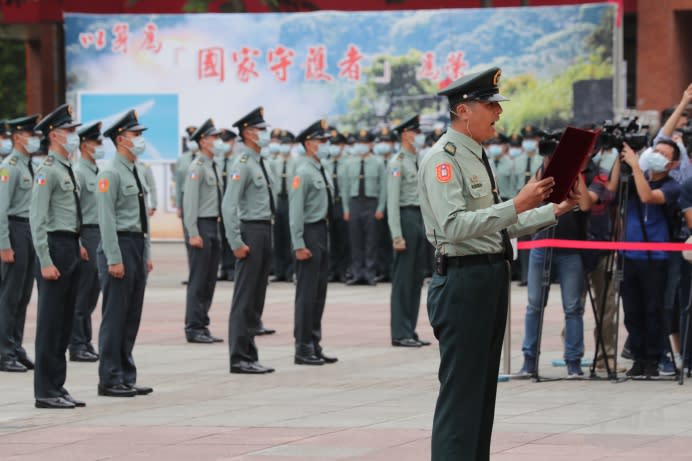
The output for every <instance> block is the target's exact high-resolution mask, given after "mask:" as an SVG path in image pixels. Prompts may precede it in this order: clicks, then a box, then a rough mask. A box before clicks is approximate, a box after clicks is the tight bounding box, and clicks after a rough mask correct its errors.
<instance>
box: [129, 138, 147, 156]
mask: <svg viewBox="0 0 692 461" xmlns="http://www.w3.org/2000/svg"><path fill="white" fill-rule="evenodd" d="M130 142H132V147H131V148H130V152H132V155H134V156H135V157H139V156H140V155H142V154H143V153H144V150H145V149H146V148H147V142H146V141H145V140H144V137H142V136H137V137H136V138H130Z"/></svg>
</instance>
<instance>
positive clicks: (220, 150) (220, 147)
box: [211, 138, 231, 157]
mask: <svg viewBox="0 0 692 461" xmlns="http://www.w3.org/2000/svg"><path fill="white" fill-rule="evenodd" d="M230 148H231V146H229V145H228V144H226V143H225V142H223V141H222V140H221V139H219V138H216V139H215V140H214V144H212V146H211V151H212V153H213V154H214V157H223V156H224V155H225V154H226V152H228V151H229V150H230Z"/></svg>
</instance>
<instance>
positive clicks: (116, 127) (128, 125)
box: [103, 109, 146, 142]
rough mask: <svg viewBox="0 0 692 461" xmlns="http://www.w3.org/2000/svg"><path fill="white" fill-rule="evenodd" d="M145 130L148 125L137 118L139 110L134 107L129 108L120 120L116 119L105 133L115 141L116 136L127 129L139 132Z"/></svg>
mask: <svg viewBox="0 0 692 461" xmlns="http://www.w3.org/2000/svg"><path fill="white" fill-rule="evenodd" d="M144 130H146V127H144V126H142V125H140V124H139V120H138V119H137V112H136V111H135V110H134V109H133V110H128V111H127V113H126V114H125V115H123V116H122V117H120V119H119V120H118V121H116V122H115V123H114V124H113V125H111V126H110V128H108V129H107V130H106V131H104V132H103V135H104V136H106V137H108V138H111V139H112V140H113V142H115V138H116V137H118V136H119V135H120V134H121V133H123V132H125V131H135V132H139V131H144Z"/></svg>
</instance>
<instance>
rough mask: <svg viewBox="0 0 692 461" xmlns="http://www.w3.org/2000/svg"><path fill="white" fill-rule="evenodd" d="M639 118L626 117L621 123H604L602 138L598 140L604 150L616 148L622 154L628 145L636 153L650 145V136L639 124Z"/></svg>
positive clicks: (608, 121) (609, 121) (607, 121)
mask: <svg viewBox="0 0 692 461" xmlns="http://www.w3.org/2000/svg"><path fill="white" fill-rule="evenodd" d="M637 120H638V117H634V118H630V117H625V118H623V119H622V120H620V122H619V123H615V122H613V121H611V120H606V121H605V122H603V127H602V130H601V136H600V137H599V139H598V142H599V145H600V146H601V148H603V149H612V148H615V149H616V150H617V151H618V152H620V151H621V150H622V148H623V144H624V143H627V144H628V145H629V146H630V147H631V148H632V149H633V150H634V151H635V152H636V151H638V150H641V149H643V148H645V147H646V146H647V145H648V144H649V135H648V134H647V133H646V131H644V130H643V128H642V126H641V125H640V124H639V123H638V122H637Z"/></svg>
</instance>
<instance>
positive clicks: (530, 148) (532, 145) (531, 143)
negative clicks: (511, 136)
mask: <svg viewBox="0 0 692 461" xmlns="http://www.w3.org/2000/svg"><path fill="white" fill-rule="evenodd" d="M521 147H522V149H524V150H525V151H527V152H535V151H536V149H538V143H537V142H536V141H535V140H533V139H526V140H524V141H522V143H521Z"/></svg>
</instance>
